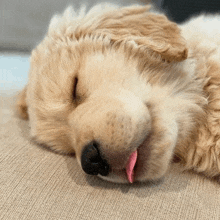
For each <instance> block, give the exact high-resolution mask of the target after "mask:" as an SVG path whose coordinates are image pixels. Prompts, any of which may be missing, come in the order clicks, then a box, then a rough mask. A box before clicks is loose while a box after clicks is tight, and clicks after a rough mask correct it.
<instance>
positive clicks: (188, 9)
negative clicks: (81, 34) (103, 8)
mask: <svg viewBox="0 0 220 220" xmlns="http://www.w3.org/2000/svg"><path fill="white" fill-rule="evenodd" d="M99 2H105V0H62V1H59V0H0V89H2V88H4V89H6V88H17V87H19V86H18V83H17V82H19V85H20V87H21V86H23V84H24V83H26V79H27V72H28V65H29V64H28V57H29V55H30V52H31V50H32V49H33V48H34V47H35V46H36V45H37V44H38V43H39V42H40V41H41V40H42V39H43V37H44V35H45V34H46V31H47V28H48V24H49V21H50V19H51V17H52V15H53V14H55V13H62V12H63V11H64V9H65V8H66V7H67V6H69V5H73V6H74V7H75V8H76V9H78V8H79V6H80V5H81V4H86V5H87V6H88V8H90V7H91V6H92V5H94V4H96V3H99ZM109 2H112V3H118V4H120V5H123V6H127V5H131V4H134V3H136V4H147V3H149V2H150V0H111V1H110V0H109ZM151 3H152V4H153V5H154V6H155V9H156V10H159V11H162V12H164V13H165V14H167V16H168V17H169V18H170V19H171V20H173V21H176V22H178V23H181V22H184V21H185V20H187V19H188V18H190V17H191V16H193V15H195V14H199V13H202V12H209V13H216V12H219V11H220V0H152V1H151ZM18 76H19V77H18ZM8 82H9V83H8ZM13 82H16V83H17V85H15V83H14V84H13ZM22 82H23V83H22ZM16 86H17V87H16Z"/></svg>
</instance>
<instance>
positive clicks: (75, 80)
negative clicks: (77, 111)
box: [73, 77, 78, 100]
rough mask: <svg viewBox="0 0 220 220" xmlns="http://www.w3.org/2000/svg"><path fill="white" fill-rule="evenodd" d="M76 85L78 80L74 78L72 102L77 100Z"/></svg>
mask: <svg viewBox="0 0 220 220" xmlns="http://www.w3.org/2000/svg"><path fill="white" fill-rule="evenodd" d="M77 84H78V78H77V77H75V78H74V81H73V100H76V99H77Z"/></svg>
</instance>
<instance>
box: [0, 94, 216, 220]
mask: <svg viewBox="0 0 220 220" xmlns="http://www.w3.org/2000/svg"><path fill="white" fill-rule="evenodd" d="M13 102H14V96H8V97H7V95H6V94H2V95H1V96H0V149H1V152H0V195H1V196H0V219H4V220H11V219H12V220H16V219H19V220H21V219H28V220H35V219H41V220H42V219H59V220H60V219H61V220H62V219H63V220H66V219H88V220H90V219H107V220H111V219H112V220H117V219H123V220H125V219H135V220H138V219H140V220H143V219H169V220H172V219H175V220H176V219H187V220H190V219H200V220H202V219H204V220H207V219H209V220H211V219H215V220H218V219H220V186H219V185H218V184H217V183H215V182H213V181H210V180H207V179H205V178H204V177H202V176H199V175H196V174H194V173H188V172H185V173H183V172H181V169H180V168H179V167H178V165H177V164H175V165H173V166H172V168H171V170H170V172H169V174H168V175H167V176H166V178H165V179H164V180H163V181H161V182H159V183H157V184H153V183H147V184H133V185H119V184H113V183H108V182H104V181H102V180H100V179H98V178H97V177H94V176H88V175H85V174H84V173H83V172H82V171H81V169H80V167H79V166H78V164H77V161H76V160H75V158H73V157H67V156H62V155H58V154H55V153H52V152H50V151H47V150H45V149H43V148H41V147H39V146H37V145H35V144H34V143H32V142H31V141H30V137H29V127H28V123H27V122H25V121H21V120H20V119H18V118H16V117H15V116H14V114H13V110H12V106H13Z"/></svg>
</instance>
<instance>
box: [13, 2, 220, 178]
mask: <svg viewBox="0 0 220 220" xmlns="http://www.w3.org/2000/svg"><path fill="white" fill-rule="evenodd" d="M85 10H86V9H85V8H84V7H82V10H81V11H80V12H79V13H78V14H77V13H76V12H74V10H73V9H72V8H68V9H67V10H66V11H65V13H64V14H63V15H60V16H55V17H54V18H53V19H52V20H51V23H50V26H49V31H48V34H47V35H46V37H45V38H44V40H43V41H42V42H41V43H40V45H38V46H37V47H36V49H34V50H33V52H32V56H31V68H30V74H29V81H28V85H27V86H26V88H25V89H24V90H23V91H22V93H21V95H20V97H19V99H18V105H17V108H18V111H19V113H20V115H21V116H22V117H23V118H29V120H30V125H31V136H32V137H33V138H34V139H35V140H36V141H37V142H38V143H40V144H43V145H45V146H47V147H49V148H51V149H53V150H54V151H57V152H60V153H64V154H69V153H75V155H76V158H77V159H78V161H79V164H80V156H81V151H82V148H83V146H85V145H86V144H88V143H89V142H91V141H93V140H96V141H98V142H99V144H100V148H101V149H100V151H101V154H102V156H103V157H105V159H106V160H107V161H108V163H109V165H110V167H111V172H110V174H109V175H108V176H107V177H102V178H104V179H106V180H109V181H114V182H128V180H127V178H126V172H125V166H126V163H127V161H128V158H129V155H130V154H131V153H132V152H133V151H135V150H136V149H137V150H138V159H137V163H136V166H135V170H134V172H135V174H134V175H135V181H147V180H156V179H159V178H161V177H163V176H164V175H165V173H166V172H167V170H168V168H169V165H170V162H171V160H172V157H173V156H174V155H176V156H178V157H179V158H181V161H182V164H183V165H184V166H185V167H186V169H193V170H196V171H198V172H202V173H204V174H206V175H207V176H210V177H214V176H217V175H219V174H220V155H219V154H220V139H219V137H220V28H219V27H220V22H219V21H214V19H213V18H210V17H209V19H210V20H211V21H209V22H210V23H209V24H208V25H207V28H208V29H209V31H210V28H211V26H212V23H213V22H215V23H214V24H215V26H212V28H213V31H214V32H213V33H210V34H208V33H209V32H208V31H207V29H206V26H204V25H203V24H204V21H203V20H204V19H205V18H202V17H199V18H195V19H193V20H192V21H189V22H188V23H186V24H185V25H182V26H179V27H178V26H177V25H176V24H175V23H173V22H170V21H169V20H167V18H166V17H165V16H164V15H159V14H154V13H152V12H150V11H149V6H147V7H142V6H131V7H126V8H118V7H117V6H115V5H108V4H106V5H97V6H95V7H94V8H92V9H91V10H90V11H89V12H88V13H86V12H85Z"/></svg>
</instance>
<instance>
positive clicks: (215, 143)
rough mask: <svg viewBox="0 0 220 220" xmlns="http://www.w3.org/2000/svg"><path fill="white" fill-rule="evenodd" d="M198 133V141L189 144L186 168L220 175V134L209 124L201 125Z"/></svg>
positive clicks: (206, 173) (211, 175) (214, 175)
mask: <svg viewBox="0 0 220 220" xmlns="http://www.w3.org/2000/svg"><path fill="white" fill-rule="evenodd" d="M219 128H220V127H219ZM197 135H198V136H197V138H196V142H195V143H192V144H191V145H190V146H189V150H188V154H187V158H186V168H187V169H192V170H195V171H196V172H199V173H203V174H205V175H206V176H208V177H216V176H220V136H219V135H218V134H216V135H215V134H214V133H213V131H212V130H210V129H209V126H208V125H205V126H201V127H200V128H199V130H198V134H197ZM219 180H220V179H219Z"/></svg>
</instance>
